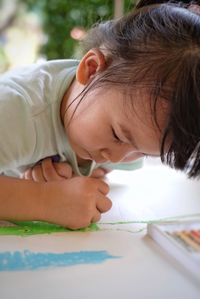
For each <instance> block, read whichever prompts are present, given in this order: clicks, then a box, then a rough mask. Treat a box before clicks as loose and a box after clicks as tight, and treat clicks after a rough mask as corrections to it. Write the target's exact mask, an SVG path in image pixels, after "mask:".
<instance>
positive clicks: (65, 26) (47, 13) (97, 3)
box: [22, 0, 135, 59]
mask: <svg viewBox="0 0 200 299" xmlns="http://www.w3.org/2000/svg"><path fill="white" fill-rule="evenodd" d="M22 2H24V4H25V5H27V7H28V9H29V10H33V11H35V12H36V13H37V14H39V15H40V16H41V20H42V24H43V30H44V32H45V34H46V35H47V42H46V43H45V45H44V46H43V47H42V49H41V53H43V54H44V55H45V56H46V57H47V58H48V59H57V58H70V57H73V56H74V53H75V49H76V47H77V44H78V43H77V41H75V40H73V39H72V38H71V37H70V31H71V30H72V28H73V27H75V26H80V27H83V28H85V29H86V30H87V29H88V28H90V27H91V26H92V25H93V24H94V23H96V22H99V21H101V20H107V19H110V18H113V10H114V1H112V0H107V1H105V0H104V1H102V0H83V1H80V0H74V1H73V0H22ZM134 3H135V0H132V1H131V0H125V1H124V6H125V7H124V11H125V12H126V11H128V10H130V9H131V8H132V7H133V6H134Z"/></svg>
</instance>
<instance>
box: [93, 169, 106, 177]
mask: <svg viewBox="0 0 200 299" xmlns="http://www.w3.org/2000/svg"><path fill="white" fill-rule="evenodd" d="M104 176H105V171H104V169H103V168H96V169H94V170H93V172H92V173H91V177H93V178H97V179H98V178H102V177H104Z"/></svg>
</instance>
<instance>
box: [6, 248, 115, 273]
mask: <svg viewBox="0 0 200 299" xmlns="http://www.w3.org/2000/svg"><path fill="white" fill-rule="evenodd" d="M115 258H119V256H112V255H110V254H109V253H107V251H105V250H100V251H78V252H64V253H49V252H31V251H29V250H24V251H21V252H20V251H14V252H9V251H6V252H0V271H24V270H38V269H47V268H55V267H69V266H74V265H80V264H99V263H103V262H104V261H106V260H108V259H115Z"/></svg>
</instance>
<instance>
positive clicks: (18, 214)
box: [0, 176, 44, 220]
mask: <svg viewBox="0 0 200 299" xmlns="http://www.w3.org/2000/svg"><path fill="white" fill-rule="evenodd" d="M43 184H44V183H36V182H34V181H28V180H21V179H16V178H11V177H6V176H0V219H2V220H12V219H13V220H42V219H41V218H42V215H43V210H44V200H43V189H44V188H43Z"/></svg>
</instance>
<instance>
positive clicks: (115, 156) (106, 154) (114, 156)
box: [101, 150, 139, 163]
mask: <svg viewBox="0 0 200 299" xmlns="http://www.w3.org/2000/svg"><path fill="white" fill-rule="evenodd" d="M130 154H131V161H134V160H137V159H138V158H139V157H138V153H137V152H135V153H134V152H132V151H131V152H130V151H128V152H127V151H120V150H119V151H113V152H110V151H108V150H102V151H101V155H102V157H103V158H104V159H106V160H107V161H110V162H112V163H117V162H120V161H123V160H125V159H126V157H129V156H130ZM129 161H130V160H129Z"/></svg>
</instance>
